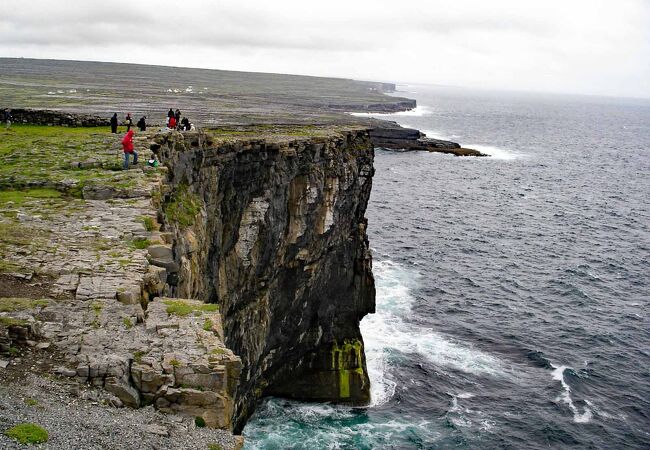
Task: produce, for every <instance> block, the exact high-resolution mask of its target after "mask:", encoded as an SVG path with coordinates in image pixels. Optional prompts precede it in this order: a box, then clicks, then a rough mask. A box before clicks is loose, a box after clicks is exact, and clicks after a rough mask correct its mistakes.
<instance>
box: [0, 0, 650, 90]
mask: <svg viewBox="0 0 650 450" xmlns="http://www.w3.org/2000/svg"><path fill="white" fill-rule="evenodd" d="M4 1H8V0H4ZM1 10H2V12H1V13H0V56H13V57H21V56H22V57H34V58H55V59H81V60H97V61H116V62H134V63H143V64H163V65H172V66H185V67H206V68H214V69H231V70H244V71H259V72H279V73H295V74H306V75H323V76H336V77H348V78H356V79H367V80H379V81H394V82H398V83H408V82H419V83H431V84H446V85H454V86H467V87H478V88H497V89H518V90H533V91H551V92H571V93H584V94H603V95H620V96H633V97H650V0H609V1H606V0H487V1H486V0H476V1H471V0H465V1H463V0H426V1H412V0H402V1H397V0H391V1H384V0H372V1H365V0H363V1H360V0H345V1H339V0H323V1H308V0H303V1H281V0H276V1H268V0H233V1H230V0H227V1H226V0H183V1H174V2H168V1H160V0H137V1H133V0H132V1H128V2H127V1H121V0H109V1H107V0H102V1H96V0H79V1H72V0H66V1H65V2H63V1H51V0H21V1H20V2H16V3H13V2H12V3H11V6H10V5H3V6H2V7H1Z"/></svg>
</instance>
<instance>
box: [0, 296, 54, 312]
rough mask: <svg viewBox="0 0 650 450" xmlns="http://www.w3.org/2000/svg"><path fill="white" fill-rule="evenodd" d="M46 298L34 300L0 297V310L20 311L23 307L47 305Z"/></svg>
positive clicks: (30, 307)
mask: <svg viewBox="0 0 650 450" xmlns="http://www.w3.org/2000/svg"><path fill="white" fill-rule="evenodd" d="M48 303H49V302H48V301H47V300H35V299H33V298H13V297H3V298H0V312H13V311H22V310H25V309H34V308H36V307H39V306H47V305H48Z"/></svg>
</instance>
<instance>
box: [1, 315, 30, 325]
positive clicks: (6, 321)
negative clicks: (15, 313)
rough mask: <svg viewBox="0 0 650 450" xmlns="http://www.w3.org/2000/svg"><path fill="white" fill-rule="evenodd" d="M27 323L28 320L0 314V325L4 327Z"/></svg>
mask: <svg viewBox="0 0 650 450" xmlns="http://www.w3.org/2000/svg"><path fill="white" fill-rule="evenodd" d="M28 323H29V322H27V321H26V320H23V319H14V318H13V317H5V316H0V325H4V326H5V327H11V326H23V325H27V324H28Z"/></svg>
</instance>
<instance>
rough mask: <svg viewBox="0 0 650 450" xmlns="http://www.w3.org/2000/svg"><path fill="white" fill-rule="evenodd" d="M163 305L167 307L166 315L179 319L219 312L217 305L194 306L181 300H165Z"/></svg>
mask: <svg viewBox="0 0 650 450" xmlns="http://www.w3.org/2000/svg"><path fill="white" fill-rule="evenodd" d="M164 303H165V305H167V314H169V315H176V316H179V317H185V316H188V315H190V314H192V313H194V314H196V315H201V314H202V313H204V312H217V311H219V305H216V304H214V303H203V304H201V305H196V304H193V303H189V302H184V301H183V300H165V301H164Z"/></svg>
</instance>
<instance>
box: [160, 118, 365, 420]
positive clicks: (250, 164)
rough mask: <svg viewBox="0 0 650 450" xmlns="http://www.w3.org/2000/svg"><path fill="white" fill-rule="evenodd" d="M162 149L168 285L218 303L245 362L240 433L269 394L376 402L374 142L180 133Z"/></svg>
mask: <svg viewBox="0 0 650 450" xmlns="http://www.w3.org/2000/svg"><path fill="white" fill-rule="evenodd" d="M155 148H156V151H157V153H158V154H159V155H160V157H161V159H162V161H163V162H164V163H165V164H166V165H167V166H168V167H169V168H170V173H169V177H170V186H171V190H170V192H168V193H167V195H166V198H165V199H164V204H165V209H164V210H165V215H166V216H167V217H166V223H167V229H168V231H171V232H172V233H173V235H174V239H175V243H174V249H173V250H174V259H175V262H176V263H177V266H178V267H177V269H178V271H177V273H176V274H175V275H174V276H171V277H170V278H171V279H169V280H168V282H169V283H170V284H172V285H173V287H172V289H173V291H174V294H175V295H176V296H179V297H187V298H202V299H204V300H207V301H210V302H214V303H218V304H219V305H220V308H221V312H222V316H223V321H224V332H225V337H226V339H225V340H226V344H227V345H228V347H229V348H230V349H232V350H233V351H234V352H235V353H236V354H237V355H239V356H240V357H241V358H242V363H243V370H242V374H241V379H240V384H239V388H238V392H237V395H236V399H235V412H234V423H235V431H238V430H241V428H242V427H243V425H244V424H245V421H246V419H247V418H248V417H249V416H250V414H252V412H253V410H254V406H255V402H256V401H257V400H258V399H259V398H260V397H261V396H264V395H279V396H285V397H291V398H297V399H305V400H317V401H335V402H348V403H352V404H365V403H367V402H368V401H369V387H370V386H369V379H368V375H367V372H366V364H365V355H364V349H363V339H362V337H361V334H360V331H359V321H360V320H361V318H363V316H364V315H366V314H368V313H370V312H374V306H375V289H374V280H373V277H372V271H371V259H370V253H369V248H368V239H367V236H366V219H365V217H364V213H365V209H366V205H367V202H368V198H369V196H370V189H371V184H372V175H373V166H372V163H373V156H374V155H373V148H372V144H371V142H370V140H369V138H368V134H367V133H366V132H365V131H362V130H355V131H346V132H340V131H339V132H331V133H329V134H327V135H321V136H319V137H309V138H298V139H296V138H286V137H285V138H283V139H275V140H274V139H267V140H253V139H248V138H245V137H240V138H237V139H235V138H232V139H228V140H226V139H218V138H217V136H209V135H206V134H203V133H186V134H184V135H181V134H179V133H172V134H169V135H165V136H161V137H160V139H159V142H158V145H156V146H155Z"/></svg>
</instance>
